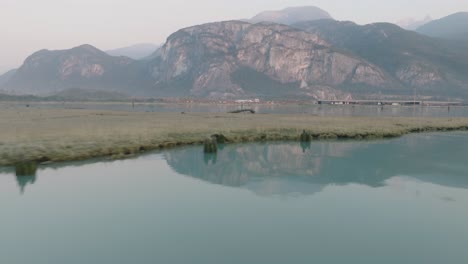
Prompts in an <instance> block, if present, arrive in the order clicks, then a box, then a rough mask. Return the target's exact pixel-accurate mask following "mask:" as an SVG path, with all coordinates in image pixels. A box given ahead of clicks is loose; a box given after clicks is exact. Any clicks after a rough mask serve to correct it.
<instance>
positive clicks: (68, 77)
mask: <svg viewBox="0 0 468 264" xmlns="http://www.w3.org/2000/svg"><path fill="white" fill-rule="evenodd" d="M150 83H151V80H150V78H149V77H148V74H147V72H146V64H145V63H142V62H139V61H135V60H133V59H130V58H127V57H112V56H110V55H108V54H107V53H105V52H103V51H101V50H98V49H96V48H95V47H93V46H91V45H82V46H79V47H76V48H72V49H69V50H55V51H49V50H41V51H38V52H36V53H34V54H32V55H31V56H29V57H28V58H27V59H26V61H25V62H24V64H23V65H22V66H21V67H20V68H19V69H18V70H17V71H16V72H15V73H14V74H13V76H11V78H10V79H9V80H8V82H6V83H5V84H4V85H3V90H6V91H7V92H9V93H12V94H33V95H50V94H55V93H57V92H60V91H64V90H67V89H71V88H82V89H91V90H105V91H113V92H123V93H131V94H143V93H145V92H146V91H145V88H147V87H149V85H150Z"/></svg>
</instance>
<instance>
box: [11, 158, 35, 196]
mask: <svg viewBox="0 0 468 264" xmlns="http://www.w3.org/2000/svg"><path fill="white" fill-rule="evenodd" d="M36 173H37V163H36V162H21V163H18V164H16V165H15V175H16V181H17V182H18V186H19V188H20V192H21V194H24V190H25V187H26V185H28V184H31V185H32V184H34V183H35V182H36Z"/></svg>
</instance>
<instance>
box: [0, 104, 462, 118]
mask: <svg viewBox="0 0 468 264" xmlns="http://www.w3.org/2000/svg"><path fill="white" fill-rule="evenodd" d="M25 105H26V103H9V102H0V110H1V109H2V108H25ZM28 105H29V107H30V108H33V109H44V108H54V109H93V110H118V111H133V112H209V113H226V112H228V111H233V110H238V109H241V107H244V108H249V109H250V108H252V109H254V110H255V111H256V112H257V113H277V114H297V113H300V114H303V113H307V114H311V115H318V116H415V117H425V116H427V117H431V116H432V117H468V107H462V106H451V107H450V108H448V107H446V106H445V107H426V106H425V107H421V106H416V107H414V106H410V107H408V106H385V107H381V106H351V105H314V104H303V105H300V104H297V105H294V104H288V105H280V104H277V105H245V106H240V105H216V104H213V105H210V104H139V103H137V104H135V107H132V104H123V103H72V102H67V103H30V104H28Z"/></svg>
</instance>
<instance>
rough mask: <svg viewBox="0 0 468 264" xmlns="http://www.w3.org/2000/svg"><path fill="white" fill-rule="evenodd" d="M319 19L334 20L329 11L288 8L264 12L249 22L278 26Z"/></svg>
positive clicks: (308, 7)
mask: <svg viewBox="0 0 468 264" xmlns="http://www.w3.org/2000/svg"><path fill="white" fill-rule="evenodd" d="M319 19H333V18H332V17H331V16H330V14H328V12H327V11H325V10H323V9H320V8H318V7H315V6H300V7H288V8H285V9H282V10H277V11H264V12H261V13H260V14H258V15H256V16H254V17H253V18H251V19H250V20H248V22H250V23H258V22H273V23H278V24H285V25H292V24H294V23H297V22H301V21H311V20H319Z"/></svg>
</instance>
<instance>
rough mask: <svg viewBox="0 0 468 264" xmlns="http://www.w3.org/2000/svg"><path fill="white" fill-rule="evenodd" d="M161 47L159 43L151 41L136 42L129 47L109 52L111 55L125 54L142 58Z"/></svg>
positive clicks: (135, 58)
mask: <svg viewBox="0 0 468 264" xmlns="http://www.w3.org/2000/svg"><path fill="white" fill-rule="evenodd" d="M158 48H159V45H156V44H151V43H141V44H135V45H132V46H129V47H124V48H119V49H114V50H108V51H106V53H107V54H109V55H111V56H125V57H129V58H132V59H134V60H140V59H143V58H145V57H148V56H149V55H151V54H152V53H153V52H155V51H156V50H157V49H158Z"/></svg>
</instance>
